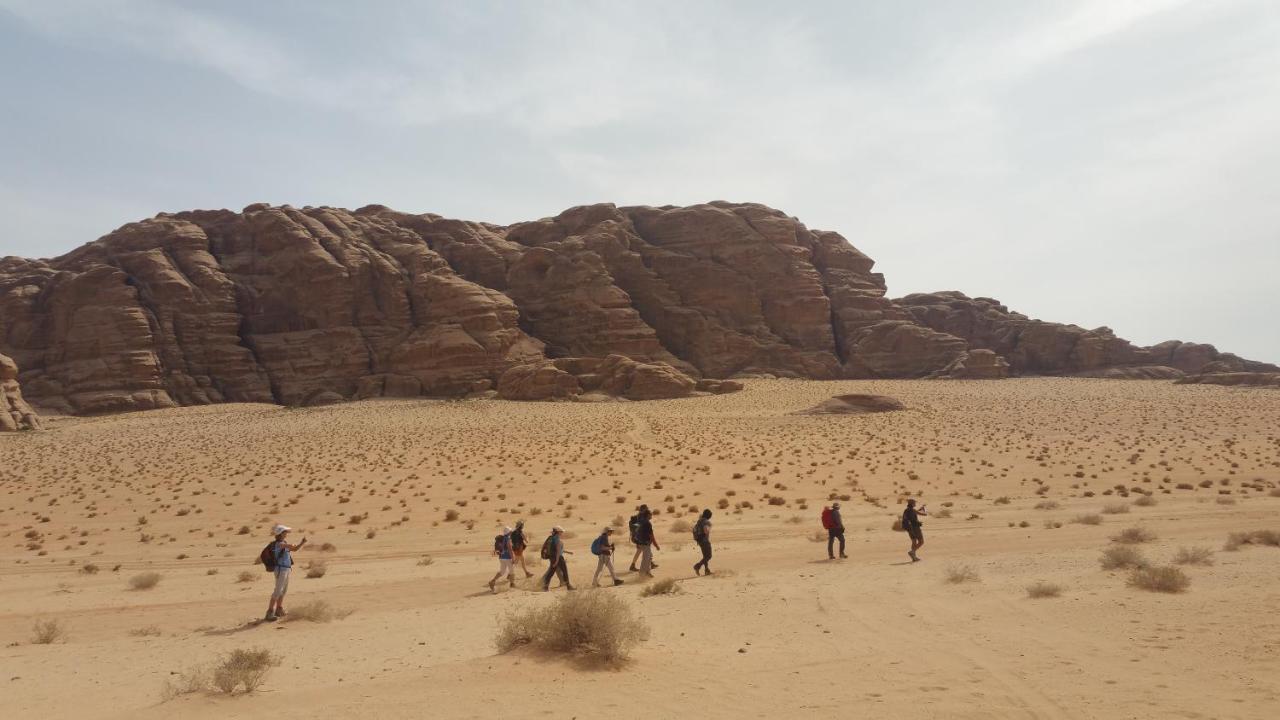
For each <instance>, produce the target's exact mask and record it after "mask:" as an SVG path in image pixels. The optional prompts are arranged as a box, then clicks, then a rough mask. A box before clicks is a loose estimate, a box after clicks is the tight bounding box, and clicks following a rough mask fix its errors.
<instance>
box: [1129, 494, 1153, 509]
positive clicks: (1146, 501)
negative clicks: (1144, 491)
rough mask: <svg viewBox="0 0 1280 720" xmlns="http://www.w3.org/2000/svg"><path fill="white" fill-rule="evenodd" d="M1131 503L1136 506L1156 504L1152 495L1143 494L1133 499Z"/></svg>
mask: <svg viewBox="0 0 1280 720" xmlns="http://www.w3.org/2000/svg"><path fill="white" fill-rule="evenodd" d="M1133 504H1134V505H1137V506H1138V507H1151V506H1153V505H1155V504H1156V499H1155V496H1153V495H1143V496H1142V497H1140V498H1138V499H1137V500H1134V501H1133Z"/></svg>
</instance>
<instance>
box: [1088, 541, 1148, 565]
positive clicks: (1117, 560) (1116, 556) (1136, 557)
mask: <svg viewBox="0 0 1280 720" xmlns="http://www.w3.org/2000/svg"><path fill="white" fill-rule="evenodd" d="M1098 562H1099V563H1100V564H1101V565H1102V569H1103V570H1117V569H1121V568H1144V567H1147V566H1149V565H1150V564H1151V563H1149V562H1147V559H1146V558H1145V557H1143V556H1142V552H1141V551H1140V550H1138V549H1137V548H1135V547H1129V546H1127V545H1112V546H1111V547H1109V548H1107V549H1106V550H1103V551H1102V557H1101V558H1099V560H1098Z"/></svg>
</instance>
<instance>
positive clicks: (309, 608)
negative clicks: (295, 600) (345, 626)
mask: <svg viewBox="0 0 1280 720" xmlns="http://www.w3.org/2000/svg"><path fill="white" fill-rule="evenodd" d="M352 612H354V611H353V610H347V609H339V608H335V607H333V606H332V605H330V604H329V602H328V601H327V600H311V601H309V602H305V603H302V604H301V605H294V606H293V607H291V608H289V614H288V615H285V619H286V620H288V621H290V622H293V621H296V620H305V621H307V622H318V623H327V622H333V621H334V620H342V619H343V618H345V617H347V616H348V615H350V614H351V613H352Z"/></svg>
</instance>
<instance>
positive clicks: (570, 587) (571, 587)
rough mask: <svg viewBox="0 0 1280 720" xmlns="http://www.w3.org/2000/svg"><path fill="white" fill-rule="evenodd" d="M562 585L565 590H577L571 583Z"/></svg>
mask: <svg viewBox="0 0 1280 720" xmlns="http://www.w3.org/2000/svg"><path fill="white" fill-rule="evenodd" d="M564 587H565V589H566V590H569V591H571V592H572V591H574V590H577V589H578V588H576V587H574V586H572V585H565V586H564Z"/></svg>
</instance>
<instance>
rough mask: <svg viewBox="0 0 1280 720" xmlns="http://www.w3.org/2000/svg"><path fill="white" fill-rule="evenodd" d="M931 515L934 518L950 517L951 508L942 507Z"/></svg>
mask: <svg viewBox="0 0 1280 720" xmlns="http://www.w3.org/2000/svg"><path fill="white" fill-rule="evenodd" d="M933 516H934V517H936V518H949V517H951V508H942V509H941V510H939V511H937V512H935V513H933Z"/></svg>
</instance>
